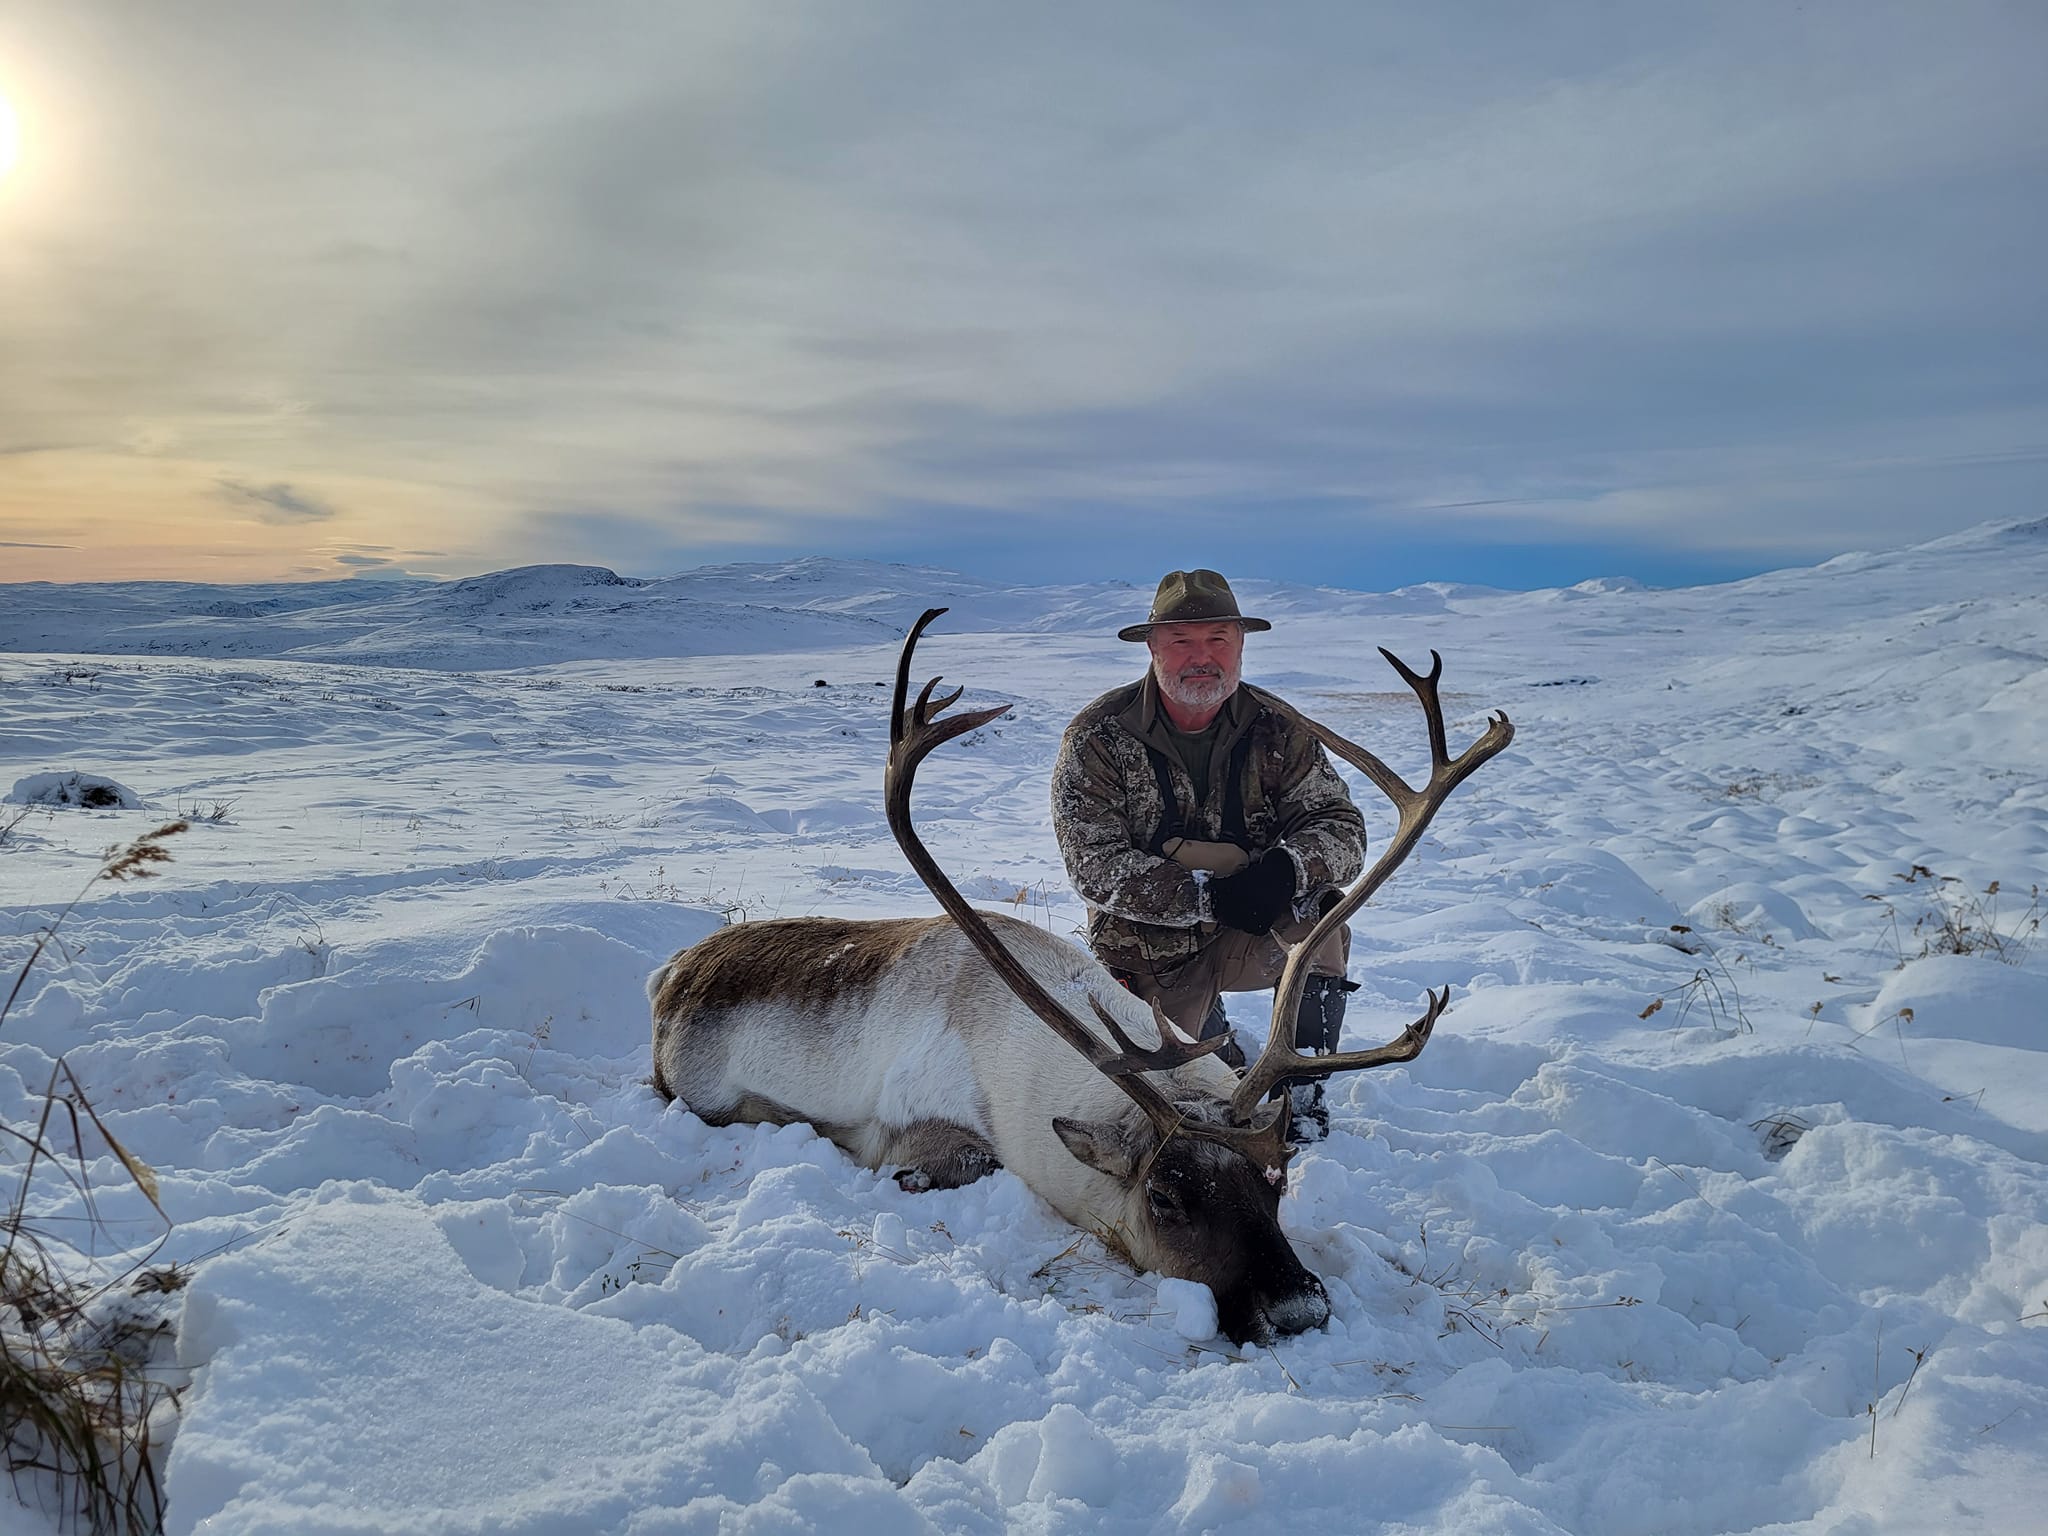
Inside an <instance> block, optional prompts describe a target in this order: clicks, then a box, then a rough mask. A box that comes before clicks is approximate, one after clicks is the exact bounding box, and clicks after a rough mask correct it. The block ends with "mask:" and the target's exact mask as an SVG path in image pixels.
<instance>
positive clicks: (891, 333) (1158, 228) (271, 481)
mask: <svg viewBox="0 0 2048 1536" xmlns="http://www.w3.org/2000/svg"><path fill="white" fill-rule="evenodd" d="M2044 59H2048V10H2044V9H2043V8H2042V7H2040V6H2039V5H2038V4H2035V3H2032V0H2023V3H2016V4H1979V3H1969V0H1962V3H1953V4H1944V5H1942V6H1938V7H1936V6H1927V5H1924V4H1886V3H1853V4H1852V3H1842V4H1836V3H1830V0H1819V3H1808V4H1803V5H1791V4H1781V3H1769V4H1744V3H1730V4H1716V5H1712V6H1702V5H1679V4H1666V3H1654V0H1652V3H1633V0H1632V3H1615V4H1596V3H1584V0H1570V3H1561V4H1554V5H1545V6H1541V7H1531V6H1523V5H1519V4H1484V3H1474V4H1461V5H1457V6H1432V7H1419V6H1402V5H1370V4H1343V5H1298V6H1290V7H1286V8H1282V9H1280V10H1268V9H1264V8H1259V9H1253V8H1246V7H1239V6H1226V5H1207V4H1172V5H1165V4H1159V5H1148V4H1127V5H1118V6H1114V7H1103V6H1095V5H1079V4H1071V5H1070V4H1048V5H1041V6H1029V7H1025V6H1003V5H995V4H973V3H969V4H945V5H941V4H937V3H929V4H915V5H910V4H893V3H864V4H861V5H858V6H848V5H843V4H812V5H805V4H786V5H775V6H739V5H724V6H709V5H695V4H659V5H656V4H636V5H628V4H603V5H593V6H576V7H568V6H535V5H525V4H500V3H491V4H480V3H479V4H461V3H448V4H436V5H431V6H419V5H401V4H377V3H363V4H356V5H350V6H332V5H313V4H296V3H264V4H233V3H227V0H221V3H212V4H208V5H206V6H202V7H165V6H157V5H147V4H137V5H117V4H106V3H96V0H65V3H62V4H58V3H33V0H29V3H22V0H15V3H12V4H10V5H8V6H6V7H5V8H0V98H4V99H5V100H6V102H7V103H8V104H9V110H8V111H6V112H0V165H5V162H6V159H7V147H8V143H9V130H8V129H7V127H6V124H7V122H8V121H9V120H10V119H11V121H12V123H13V124H14V128H13V137H14V138H15V139H16V140H18V147H17V149H16V151H15V153H14V156H13V164H12V166H11V167H10V168H7V169H5V170H0V580H10V581H22V580H57V581H78V580H132V579H141V578H150V577H175V578H179V579H192V580H220V581H246V580H278V579H315V578H324V577H335V576H344V575H350V574H367V575H386V576H390V575H403V574H413V575H434V576H455V575H467V574H473V573H476V572H479V571H486V570H493V569H502V568H505V567H508V566H515V565H522V564H529V563H538V562H550V561H571V562H579V563H588V564H597V565H606V566H610V567H612V568H613V569H615V570H619V571H621V572H625V573H628V574H635V575H662V574H668V573H671V572H674V571H677V570H681V569H684V568H687V567H690V566H695V565H701V564H706V563H716V562H724V561H731V560H750V559H780V558H787V557H791V556H797V555H814V554H823V555H844V556H860V557H867V558H880V559H889V560H908V561H916V562H920V563H927V564H934V565H942V566H949V567H952V568H954V569H958V570H963V571H967V572H969V573H972V574H976V575H983V576H991V577H1006V576H1007V577H1010V578H1012V579H1015V580H1018V581H1029V582H1056V581H1062V580H1095V579H1101V578H1106V577H1122V578H1126V579H1130V580H1134V581H1143V582H1146V583H1148V584H1149V582H1150V581H1151V580H1152V579H1155V578H1156V576H1157V574H1158V573H1159V572H1160V571H1161V570H1164V569H1167V568H1169V567H1175V566H1190V565H1196V564H1205V565H1212V566H1215V567H1217V568H1219V569H1222V570H1224V571H1226V572H1227V573H1229V574H1231V575H1233V576H1259V577H1267V578H1273V579H1280V580H1299V581H1317V582H1324V583H1329V584H1334V585H1340V586H1347V587H1355V588H1361V589H1367V590H1376V589H1385V588H1389V587H1393V586H1397V585H1401V584H1403V583H1406V582H1412V581H1423V580H1464V581H1478V582H1486V583H1490V584H1494V585H1501V586H1542V585H1552V584H1557V583H1560V582H1570V581H1576V580H1579V579H1582V578H1585V577H1591V576H1632V577H1635V578H1637V579H1639V580H1643V581H1647V582H1650V583H1652V584H1656V585H1679V584H1686V583H1692V582H1699V581H1713V580H1722V579H1728V578H1731V577H1735V576H1740V575H1745V574H1749V573H1751V572H1754V571H1758V570H1764V569H1770V568H1774V567H1779V566H1785V565H1794V564H1806V563H1811V562H1812V561H1814V560H1817V559H1823V558H1826V557H1827V556H1830V555H1833V554H1837V553H1840V552H1843V551H1845V550H1850V549H1862V548H1875V547H1890V546H1896V545H1900V544H1905V543H1912V542H1918V541H1920V540H1924V539H1927V538H1933V537H1937V536H1939V535H1941V534H1944V533H1948V532H1951V531H1954V530H1955V529H1958V528H1961V527H1965V526H1969V525H1972V524H1975V523H1979V522H1983V521H1986V520H1989V519H1993V518H2000V517H2007V516H2011V517H2027V516H2038V515H2040V514H2041V513H2042V512H2043V511H2044V510H2048V508H2044V505H2043V504H2044V501H2048V496H2044V490H2048V305H2044V302H2043V301H2044V288H2048V283H2044V279H2043V275H2042V273H2043V268H2044V265H2048V264H2044V263H2043V262H2042V260H2041V254H2040V253H2041V252H2042V251H2043V250H2044V249H2048V92H2043V91H2042V90H2041V88H2040V79H2041V67H2042V63H2043V61H2044Z"/></svg>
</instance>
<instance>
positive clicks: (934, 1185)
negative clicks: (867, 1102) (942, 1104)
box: [876, 1120, 1003, 1194]
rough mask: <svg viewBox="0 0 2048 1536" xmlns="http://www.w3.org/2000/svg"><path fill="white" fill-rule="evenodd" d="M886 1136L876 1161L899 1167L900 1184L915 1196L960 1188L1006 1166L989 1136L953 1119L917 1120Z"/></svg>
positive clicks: (891, 1131) (890, 1131) (893, 1130)
mask: <svg viewBox="0 0 2048 1536" xmlns="http://www.w3.org/2000/svg"><path fill="white" fill-rule="evenodd" d="M884 1134H885V1136H886V1140H884V1141H883V1143H882V1149H881V1155H880V1156H879V1157H878V1158H877V1159H876V1161H877V1162H881V1163H894V1164H896V1183H897V1185H898V1186H899V1187H901V1188H903V1189H906V1190H909V1191H910V1192H911V1193H912V1194H917V1193H919V1192H921V1191H924V1190H927V1189H958V1188H959V1187H960V1186H961V1185H963V1184H972V1183H973V1182H974V1181H975V1180H976V1179H979V1178H985V1177H986V1176H987V1175H989V1174H991V1173H994V1172H995V1171H996V1170H997V1169H998V1168H1000V1167H1002V1166H1003V1165H1002V1162H1001V1160H1000V1159H998V1158H997V1157H996V1149H995V1148H994V1147H992V1146H990V1145H989V1143H988V1139H987V1138H986V1137H984V1136H983V1135H982V1134H981V1133H980V1132H979V1131H976V1130H972V1129H970V1128H969V1127H967V1126H964V1125H961V1124H959V1123H957V1122H955V1121H952V1120H913V1121H912V1122H911V1123H910V1124H909V1125H899V1126H892V1127H890V1128H889V1129H888V1130H887V1131H886V1132H885V1133H884Z"/></svg>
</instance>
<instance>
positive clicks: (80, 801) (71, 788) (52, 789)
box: [7, 772, 144, 811]
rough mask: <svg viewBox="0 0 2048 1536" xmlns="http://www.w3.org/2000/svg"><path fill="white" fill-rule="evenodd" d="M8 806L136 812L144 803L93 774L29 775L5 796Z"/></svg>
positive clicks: (125, 787)
mask: <svg viewBox="0 0 2048 1536" xmlns="http://www.w3.org/2000/svg"><path fill="white" fill-rule="evenodd" d="M7 802H8V804H10V805H48V806H75V807H77V808H79V809H81V810H88V811H139V810H141V809H143V806H144V801H143V798H142V796H140V795H138V794H137V793H136V792H135V791H134V790H132V789H130V788H129V787H128V786H127V785H125V784H121V783H117V782H115V781H114V780H113V779H107V778H102V777H100V775H98V774H96V773H77V772H71V773H32V774H30V775H28V777H27V778H23V779H16V780H15V781H14V788H13V789H11V790H9V791H8V792H7Z"/></svg>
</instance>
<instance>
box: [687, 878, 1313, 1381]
mask: <svg viewBox="0 0 2048 1536" xmlns="http://www.w3.org/2000/svg"><path fill="white" fill-rule="evenodd" d="M981 916H983V917H984V918H985V919H986V920H987V922H988V925H989V927H990V928H991V929H992V930H994V932H995V933H996V934H997V935H999V936H1000V938H1001V941H1002V944H1003V946H1004V948H1005V949H1007V950H1008V951H1009V952H1010V953H1011V954H1012V955H1014V956H1016V957H1017V959H1018V960H1019V961H1021V962H1022V964H1023V965H1024V966H1025V968H1026V969H1027V970H1028V971H1029V972H1030V974H1031V976H1032V977H1033V978H1034V979H1035V980H1036V981H1037V982H1038V983H1039V985H1040V986H1042V987H1043V988H1044V989H1045V990H1046V991H1047V992H1049V993H1050V994H1051V995H1052V996H1053V997H1054V998H1056V999H1058V1000H1059V1001H1060V1002H1062V1003H1064V1004H1066V1005H1067V1007H1068V1009H1069V1011H1070V1012H1071V1013H1073V1015H1074V1016H1075V1017H1076V1018H1077V1019H1079V1020H1082V1021H1084V1022H1085V1023H1086V1024H1087V1026H1088V1027H1089V1029H1090V1030H1091V1031H1092V1032H1094V1033H1096V1034H1097V1036H1098V1038H1101V1039H1102V1040H1103V1041H1104V1043H1105V1044H1108V1043H1109V1039H1108V1036H1107V1034H1106V1033H1105V1032H1103V1031H1102V1030H1101V1027H1100V1025H1099V1024H1098V1023H1097V1021H1096V1020H1095V1019H1094V1016H1093V1014H1094V1010H1093V1009H1092V1008H1091V1007H1090V1006H1089V1002H1090V1000H1091V999H1093V1000H1094V1001H1096V1002H1099V1003H1100V1004H1102V1006H1103V1007H1104V1008H1106V1009H1108V1010H1109V1011H1110V1012H1111V1013H1112V1014H1113V1015H1114V1016H1115V1018H1116V1019H1117V1021H1118V1023H1119V1025H1120V1026H1121V1027H1122V1028H1123V1030H1124V1032H1125V1033H1126V1034H1127V1035H1128V1036H1129V1037H1130V1038H1131V1039H1132V1040H1134V1041H1137V1042H1139V1043H1141V1044H1146V1045H1150V1044H1156V1043H1161V1042H1160V1041H1159V1032H1158V1028H1157V1025H1156V1023H1155V1021H1154V1018H1153V1015H1152V1011H1151V1009H1150V1008H1149V1007H1148V1006H1147V1005H1146V1004H1144V1003H1141V1002H1139V1001H1138V1000H1137V999H1136V998H1134V997H1132V996H1131V995H1130V993H1128V992H1126V991H1125V990H1124V989H1123V988H1122V987H1120V986H1118V985H1117V983H1116V982H1115V981H1114V980H1113V979H1112V978H1111V976H1110V974H1109V972H1108V971H1106V970H1105V969H1103V967H1102V966H1101V965H1100V964H1099V963H1098V962H1097V961H1096V960H1095V959H1094V958H1093V957H1092V956H1091V955H1089V954H1087V953H1086V952H1085V951H1083V950H1081V949H1079V948H1078V947H1076V946H1075V945H1073V944H1070V943H1068V942H1066V941H1065V940H1063V939H1059V938H1055V937H1054V936H1052V935H1051V934H1048V933H1045V932H1043V931H1042V930H1040V929H1037V928H1034V927H1032V926H1031V925H1030V924H1029V923H1024V922H1020V921H1018V920H1017V919H1015V918H1010V917H1004V916H1001V915H998V914H995V913H983V914H981ZM647 990H648V996H649V999H650V1000H651V1002H652V1004H653V1011H654V1085H655V1087H656V1089H657V1090H659V1091H660V1092H661V1093H662V1094H663V1095H664V1096H666V1097H669V1098H674V1099H680V1100H681V1101H682V1102H683V1103H684V1104H686V1105H688V1106H689V1108H690V1109H691V1110H693V1111H695V1112H696V1114H697V1115H699V1116H700V1117H701V1118H703V1119H704V1120H706V1121H708V1122H710V1123H711V1124H714V1125H729V1124H735V1123H749V1122H765V1123H769V1124H788V1123H790V1122H793V1121H808V1122H809V1123H810V1124H811V1125H812V1126H813V1127H814V1128H815V1129H816V1130H817V1131H818V1132H819V1133H820V1134H821V1135H824V1136H827V1137H830V1138H831V1140H833V1141H834V1142H836V1143H837V1144H838V1145H839V1146H840V1147H841V1148H843V1149H844V1150H845V1151H846V1153H847V1154H848V1155H849V1156H851V1157H853V1158H854V1159H856V1160H857V1161H859V1162H861V1163H862V1164H864V1165H866V1166H867V1167H870V1168H877V1169H880V1168H887V1167H892V1166H893V1167H895V1168H896V1169H897V1170H898V1171H897V1179H898V1181H899V1182H900V1183H902V1184H903V1186H904V1187H905V1188H906V1189H925V1188H944V1187H951V1186H956V1185H960V1184H965V1183H969V1182H971V1181H972V1180H974V1179H976V1178H979V1177H981V1176H982V1175H983V1174H985V1173H988V1172H990V1171H992V1170H993V1169H994V1168H996V1167H998V1166H1000V1167H1003V1168H1007V1169H1008V1170H1009V1171H1010V1172H1012V1173H1014V1174H1015V1175H1017V1177H1018V1178H1020V1179H1022V1180H1023V1181H1024V1182H1025V1183H1026V1184H1027V1185H1028V1186H1030V1188H1031V1189H1032V1190H1033V1191H1034V1192H1035V1193H1037V1194H1038V1195H1039V1196H1040V1197H1041V1198H1042V1199H1044V1200H1045V1202H1046V1203H1047V1204H1048V1205H1050V1206H1052V1208H1053V1209H1054V1210H1056V1211H1058V1212H1059V1213H1060V1215H1061V1216H1063V1217H1065V1218H1066V1219H1067V1220H1068V1221H1070V1222H1072V1223H1073V1224H1074V1225H1076V1226H1078V1227H1080V1228H1082V1229H1084V1230H1086V1231H1089V1232H1093V1233H1095V1234H1097V1235H1098V1236H1100V1237H1102V1238H1103V1239H1104V1240H1105V1241H1107V1242H1108V1243H1110V1244H1111V1245H1113V1246H1114V1247H1115V1248H1117V1249H1118V1250H1120V1251H1121V1252H1123V1253H1124V1254H1125V1255H1126V1256H1127V1257H1129V1258H1130V1260H1131V1261H1132V1262H1133V1263H1135V1264H1136V1265H1138V1266H1139V1267H1141V1268H1144V1269H1149V1270H1155V1271H1157V1272H1159V1273H1162V1274H1167V1275H1174V1276H1179V1277H1182V1278H1186V1279H1193V1280H1200V1281H1202V1282H1204V1283H1206V1284H1208V1285H1209V1286H1210V1288H1211V1289H1212V1290H1213V1291H1214V1292H1215V1294H1216V1298H1217V1308H1218V1319H1219V1322H1220V1323H1221V1324H1222V1326H1223V1327H1224V1329H1225V1331H1226V1332H1228V1333H1229V1334H1230V1335H1231V1337H1232V1338H1234V1339H1237V1340H1238V1341H1240V1342H1243V1341H1245V1340H1248V1339H1249V1340H1258V1341H1264V1340H1267V1339H1270V1338H1272V1337H1273V1336H1274V1334H1275V1333H1294V1332H1299V1331H1300V1330H1301V1329H1303V1328H1309V1327H1315V1326H1319V1325H1320V1324H1321V1323H1323V1322H1324V1321H1325V1320H1327V1318H1328V1316H1329V1303H1328V1300H1327V1299H1326V1297H1325V1296H1324V1293H1323V1288H1322V1286H1321V1284H1320V1283H1319V1282H1318V1281H1317V1280H1316V1279H1315V1277H1314V1276H1313V1275H1311V1274H1310V1273H1309V1272H1308V1271H1307V1270H1306V1269H1304V1268H1303V1267H1302V1265H1301V1263H1300V1261H1299V1260H1298V1259H1297V1258H1296V1257H1295V1254H1294V1251H1293V1249H1292V1248H1291V1247H1290V1246H1289V1245H1288V1243H1287V1240H1286V1238H1285V1237H1284V1236H1283V1235H1282V1233H1281V1231H1280V1227H1279V1220H1278V1212H1279V1200H1280V1192H1281V1191H1280V1185H1281V1184H1282V1182H1283V1180H1284V1172H1283V1170H1282V1169H1281V1168H1278V1167H1274V1168H1269V1169H1254V1168H1253V1167H1252V1166H1251V1164H1250V1163H1249V1162H1248V1161H1247V1160H1246V1159H1245V1158H1244V1157H1243V1156H1242V1155H1241V1154H1239V1153H1238V1152H1236V1151H1233V1150H1231V1149H1230V1148H1228V1147H1225V1146H1221V1145H1219V1144H1217V1143H1215V1142H1213V1141H1207V1140H1203V1139H1201V1138H1199V1137H1195V1136H1174V1137H1169V1138H1167V1139H1166V1141H1165V1143H1164V1145H1163V1146H1162V1145H1161V1144H1160V1138H1159V1136H1158V1134H1157V1132H1156V1130H1155V1129H1154V1128H1153V1127H1152V1126H1151V1125H1150V1124H1149V1123H1148V1122H1147V1120H1146V1117H1145V1116H1144V1115H1143V1114H1142V1113H1140V1112H1139V1110H1138V1109H1137V1107H1136V1106H1135V1105H1134V1104H1133V1103H1132V1101H1131V1100H1130V1098H1129V1097H1127V1096H1126V1095H1125V1094H1124V1093H1123V1092H1122V1091H1121V1090H1120V1089H1119V1088H1118V1087H1117V1086H1116V1084H1115V1083H1114V1082H1113V1081H1112V1080H1111V1079H1110V1078H1108V1077H1106V1076H1105V1075H1104V1074H1103V1073H1101V1072H1100V1071H1098V1070H1097V1069H1096V1068H1095V1067H1094V1066H1092V1065H1091V1064H1090V1063H1089V1062H1088V1061H1086V1060H1084V1059H1083V1058H1082V1057H1081V1056H1080V1055H1079V1054H1078V1053H1077V1052H1076V1051H1075V1050H1074V1049H1073V1048H1072V1047H1071V1046H1069V1045H1068V1044H1066V1043H1065V1042H1064V1041H1062V1040H1061V1039H1060V1038H1059V1037H1058V1036H1056V1035H1055V1034H1053V1032H1052V1031H1051V1030H1049V1029H1047V1028H1046V1027H1045V1025H1044V1024H1043V1023H1042V1022H1040V1020H1039V1019H1038V1018H1037V1017H1035V1016H1034V1015H1033V1014H1032V1013H1031V1012H1030V1011H1029V1010H1028V1009H1026V1008H1025V1007H1024V1006H1023V1005H1022V1004H1021V1003H1019V1001H1018V1000H1017V997H1016V996H1015V994H1014V993H1013V992H1012V991H1011V989H1010V988H1009V987H1008V986H1007V985H1006V984H1005V982H1004V981H1003V979H1002V978H1001V977H1000V976H998V975H997V974H996V972H995V971H994V970H993V969H991V968H990V966H989V965H988V964H987V962H986V961H985V960H984V959H983V958H982V957H981V955H980V954H979V953H978V952H977V951H976V950H975V949H974V947H973V945H972V944H970V943H969V942H968V940H967V939H966V937H965V936H964V935H963V934H962V933H961V931H960V929H959V928H958V927H957V926H955V924H954V922H953V920H952V919H951V918H949V917H926V918H900V919H892V920H884V921H869V922H856V921H849V920H844V919H839V918H824V917H804V918H787V919H780V920H777V921H772V922H759V923H744V924H739V925H737V926H734V927H730V928H724V929H721V930H719V931H718V932H717V933H715V934H712V935H711V936H710V937H709V938H707V939H705V940H704V941H703V942H702V943H700V944H697V945H696V946H695V947H693V948H691V949H686V950H683V951H682V952H680V953H679V954H677V955H676V956H675V957H674V958H672V959H671V960H670V961H669V962H668V963H667V964H666V965H664V966H662V967H661V968H660V969H659V970H657V971H655V973H654V974H653V975H652V976H651V977H649V978H648V984H647ZM1149 1080H1150V1081H1151V1082H1152V1083H1153V1084H1154V1086H1155V1087H1157V1088H1158V1089H1159V1090H1160V1092H1161V1093H1163V1094H1164V1095H1165V1096H1166V1098H1167V1099H1168V1101H1169V1102H1170V1103H1171V1104H1173V1105H1174V1107H1175V1109H1176V1110H1177V1111H1179V1112H1181V1113H1183V1114H1185V1116H1186V1117H1187V1119H1189V1120H1190V1121H1203V1122H1209V1123H1215V1124H1220V1123H1223V1122H1225V1121H1226V1120H1227V1118H1228V1114H1229V1108H1230V1099H1231V1094H1232V1092H1233V1090H1234V1089H1235V1088H1236V1087H1237V1083H1238V1078H1237V1075H1236V1074H1235V1073H1234V1072H1232V1071H1231V1070H1230V1068H1228V1067H1227V1066H1225V1065H1223V1064H1222V1063H1221V1062H1220V1061H1218V1060H1217V1059H1216V1058H1215V1057H1214V1056H1202V1057H1198V1058H1197V1059H1195V1060H1193V1061H1189V1062H1186V1063H1185V1064H1183V1065H1181V1066H1179V1067H1177V1068H1175V1069H1174V1070H1173V1071H1171V1072H1161V1073H1157V1074H1154V1075H1152V1076H1151V1078H1150V1079H1149ZM1141 1175H1142V1176H1141Z"/></svg>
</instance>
